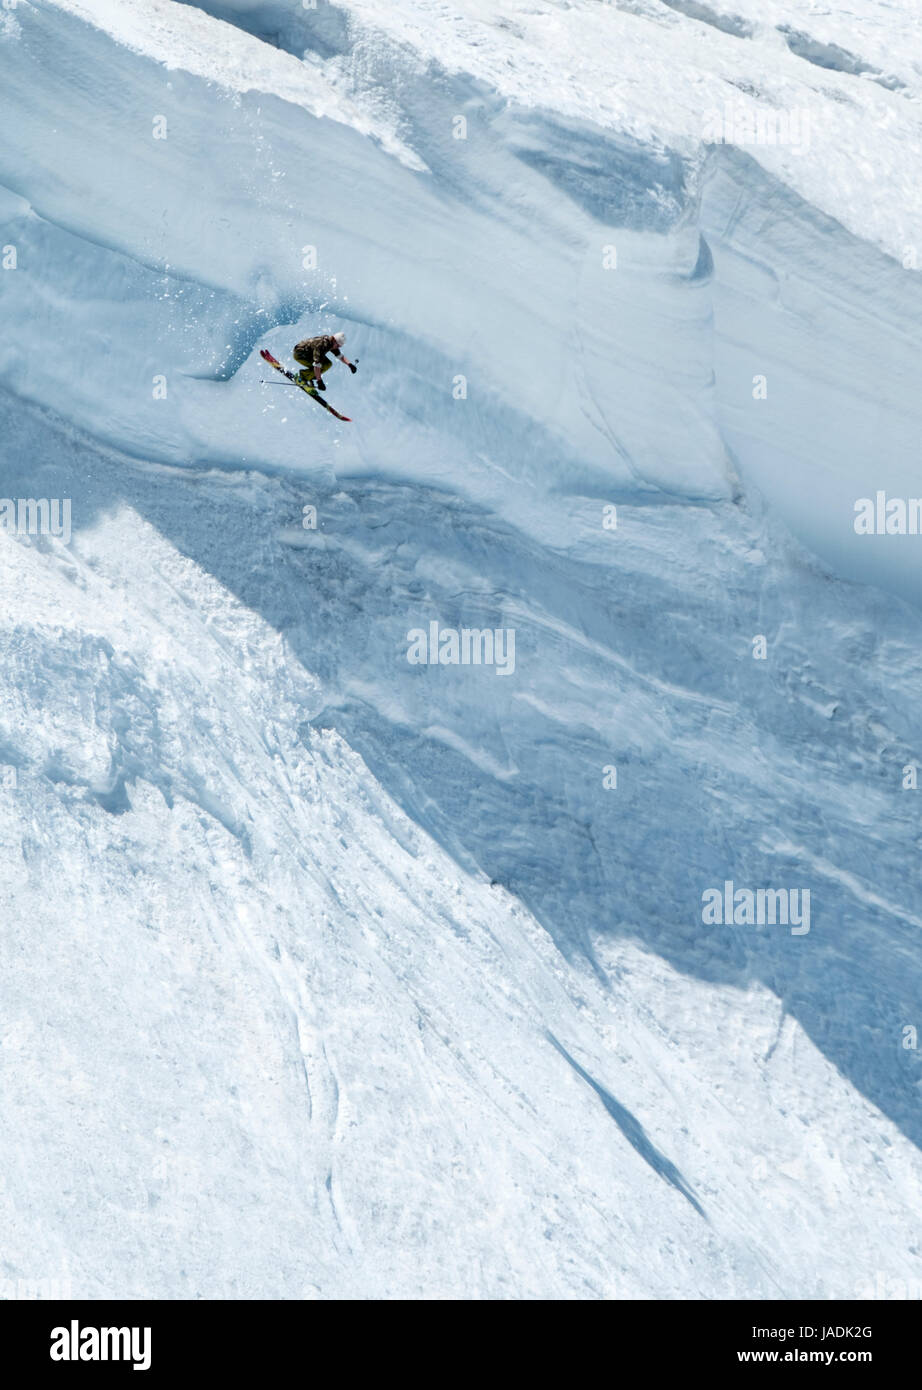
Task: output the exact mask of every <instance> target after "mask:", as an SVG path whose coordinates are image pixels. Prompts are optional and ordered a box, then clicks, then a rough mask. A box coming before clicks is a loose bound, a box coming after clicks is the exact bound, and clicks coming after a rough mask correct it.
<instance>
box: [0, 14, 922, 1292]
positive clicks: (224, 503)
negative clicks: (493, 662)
mask: <svg viewBox="0 0 922 1390" xmlns="http://www.w3.org/2000/svg"><path fill="white" fill-rule="evenodd" d="M206 8H207V9H210V10H213V11H214V13H213V14H208V13H206V12H205V8H203V7H192V6H188V5H179V4H172V3H168V2H167V0H145V3H143V4H142V3H140V0H119V3H115V2H114V0H111V2H110V0H105V2H104V0H94V3H93V4H92V5H88V4H84V3H83V0H58V2H57V3H46V4H41V5H33V4H29V3H25V2H24V0H23V3H20V4H19V5H18V6H17V7H16V9H15V11H10V12H5V14H4V29H3V34H2V38H0V63H2V66H3V77H4V81H3V83H2V87H0V110H2V115H3V117H4V119H5V122H6V123H7V125H8V126H9V125H10V124H12V123H15V124H16V127H17V130H18V131H19V132H20V138H19V139H18V140H17V142H16V146H15V148H14V147H12V146H8V145H4V147H3V149H2V150H0V185H2V191H0V207H2V210H3V215H4V237H3V240H4V242H6V243H7V244H9V245H12V246H14V247H15V248H16V253H17V256H16V260H17V265H16V269H15V270H14V271H11V272H8V273H0V294H2V297H3V305H4V309H5V311H6V315H7V321H8V322H9V323H11V324H13V325H15V332H14V333H13V334H10V335H9V336H8V338H7V341H6V343H5V345H4V346H3V348H2V349H0V389H2V398H0V400H2V410H3V417H4V439H5V449H4V461H3V465H2V469H3V477H2V487H0V492H2V494H3V495H4V496H8V497H11V498H18V497H27V496H35V495H37V494H39V493H41V495H43V496H47V497H59V498H60V497H69V498H72V500H73V512H74V537H73V540H72V541H71V543H70V544H69V545H65V544H63V543H61V542H60V541H58V540H54V539H51V538H47V537H32V538H30V537H11V536H7V535H3V534H0V563H2V565H3V568H4V583H3V587H2V594H3V602H4V611H3V623H2V628H0V641H2V643H3V660H2V662H0V670H2V672H3V676H2V679H0V763H2V764H3V765H4V766H5V767H7V768H11V769H15V786H11V785H6V786H4V788H3V790H2V791H0V827H2V829H0V833H2V837H3V844H4V848H5V850H6V853H5V854H4V856H3V860H2V862H3V866H4V867H3V871H2V880H0V881H2V884H3V887H2V892H3V899H4V904H5V907H6V911H5V913H4V921H5V923H6V924H7V939H6V943H5V947H4V951H3V953H2V969H3V971H4V998H5V999H6V1000H7V1001H9V1007H8V1009H7V1010H6V1014H5V1020H4V1032H3V1034H2V1036H0V1066H2V1067H3V1072H4V1092H5V1094H6V1095H7V1097H8V1100H7V1104H8V1105H9V1106H10V1109H11V1112H12V1114H14V1115H15V1123H10V1124H7V1125H6V1126H5V1127H4V1131H3V1134H4V1137H3V1139H2V1140H0V1144H2V1146H3V1149H4V1154H3V1159H2V1161H0V1172H2V1173H3V1175H4V1184H3V1186H2V1188H0V1193H2V1200H3V1203H4V1223H5V1226H6V1228H7V1230H8V1232H9V1233H10V1234H9V1239H8V1241H7V1242H6V1245H5V1249H4V1254H3V1259H4V1262H5V1264H4V1275H5V1277H9V1278H13V1279H16V1278H32V1279H35V1278H41V1277H46V1278H47V1277H55V1276H57V1275H58V1274H59V1273H61V1272H65V1273H66V1275H67V1277H69V1278H70V1279H71V1281H72V1283H73V1286H74V1291H75V1293H79V1294H80V1295H83V1296H87V1297H94V1296H96V1297H98V1296H103V1295H112V1294H127V1295H129V1296H142V1295H145V1294H148V1295H153V1296H156V1297H177V1296H178V1297H189V1296H204V1297H222V1296H231V1297H289V1298H290V1297H321V1298H327V1297H337V1296H340V1297H341V1296H348V1297H401V1296H403V1297H419V1296H437V1297H445V1296H460V1297H615V1296H620V1297H625V1296H627V1297H637V1296H659V1297H696V1296H699V1297H720V1296H729V1297H753V1298H757V1297H764V1296H782V1297H784V1296H791V1297H794V1296H804V1295H806V1296H809V1295H816V1296H821V1297H839V1296H846V1297H851V1296H856V1295H858V1296H861V1295H863V1294H864V1293H865V1292H866V1291H867V1290H869V1289H871V1288H873V1289H875V1290H877V1291H879V1290H880V1289H881V1288H882V1287H883V1288H886V1289H890V1290H891V1291H893V1290H899V1289H902V1290H906V1289H912V1288H915V1289H918V1288H919V1287H922V1283H920V1280H922V1257H920V1255H919V1253H918V1251H917V1248H916V1242H915V1239H914V1235H913V1221H912V1214H913V1213H914V1211H915V1210H917V1208H918V1200H919V1180H920V1175H922V1164H920V1159H919V1153H918V1147H917V1146H918V1144H919V1142H920V1139H922V1126H920V1123H919V1110H918V1090H919V1081H920V1073H919V1065H918V1053H917V1052H916V1051H914V1050H913V1049H911V1048H906V1047H905V1046H904V1045H903V1042H904V1036H905V1034H904V1030H905V1029H906V1028H907V1027H910V1026H913V1025H916V1026H917V1025H918V999H919V997H920V990H919V985H920V963H919V952H918V947H917V940H918V932H919V930H920V927H922V914H920V910H919V906H918V892H917V886H918V873H917V870H916V868H915V860H916V857H917V849H918V831H917V814H916V810H915V801H914V796H915V793H913V792H912V791H904V790H903V788H902V780H903V769H904V767H905V766H906V765H907V764H909V763H912V762H913V761H914V760H915V759H916V758H917V757H918V744H919V734H918V717H917V713H916V711H917V709H918V707H919V697H920V685H922V669H920V660H919V655H918V652H919V615H918V612H917V610H916V608H915V607H914V606H911V605H910V604H907V603H906V602H905V601H904V600H905V599H907V598H908V599H910V600H911V601H915V600H916V599H917V595H918V573H919V569H918V565H919V562H918V559H917V558H916V556H915V553H914V544H918V543H919V538H918V537H908V536H907V537H893V536H881V537H857V536H856V535H855V533H854V531H853V529H852V503H853V501H854V499H855V498H856V497H858V496H863V495H873V492H874V490H875V489H876V488H886V489H887V491H888V492H890V493H896V494H897V495H903V496H908V495H910V494H911V493H912V491H913V489H914V487H915V484H914V481H913V478H914V472H915V468H914V465H915V451H916V449H917V441H918V437H919V426H920V423H922V421H920V410H922V408H920V406H919V403H918V393H917V390H916V387H915V382H914V380H913V376H912V362H913V360H914V353H915V351H916V349H917V347H918V341H919V328H918V323H919V314H918V308H919V295H920V290H919V281H918V278H917V276H916V274H915V272H914V271H913V270H912V269H911V268H909V267H905V266H904V263H903V262H904V260H905V259H907V258H905V257H903V256H902V253H901V248H902V247H904V246H905V245H908V244H911V239H912V237H913V236H915V235H917V233H916V231H915V228H916V227H917V226H918V211H919V209H918V197H919V196H920V195H919V193H918V189H919V183H918V178H917V174H918V159H917V157H916V156H917V153H918V142H917V137H918V88H919V81H920V78H919V73H918V71H917V70H916V68H915V66H914V64H913V62H912V60H911V58H910V57H909V56H908V54H909V52H910V50H909V48H908V45H906V44H901V43H900V42H899V39H900V37H901V35H903V34H904V33H906V32H908V26H909V25H910V22H911V16H910V11H909V9H908V8H907V9H906V10H903V9H901V8H900V9H897V8H890V7H881V6H877V5H871V4H867V5H864V6H862V8H861V13H860V15H858V16H853V17H851V18H848V17H845V18H843V19H842V21H841V24H840V25H839V26H838V27H836V26H835V25H833V24H832V21H831V20H829V18H828V17H826V18H823V17H821V16H817V17H816V23H815V25H814V24H813V23H812V18H811V30H810V34H809V35H808V36H805V35H804V33H803V32H802V29H803V20H802V19H801V20H797V14H796V10H795V7H790V6H785V5H782V4H778V5H775V6H773V7H771V8H770V9H769V7H766V6H759V7H755V6H752V7H751V13H750V11H749V10H747V9H746V7H745V6H744V5H742V4H740V5H739V6H738V7H737V8H736V9H735V10H734V11H733V12H732V13H731V12H730V11H729V10H727V11H720V10H718V9H715V8H711V7H705V6H703V5H697V4H696V5H692V4H691V3H690V2H689V3H688V4H684V5H683V6H682V8H681V9H679V7H678V3H676V5H675V6H665V5H660V4H657V3H655V2H654V0H650V3H649V4H647V3H643V2H642V0H641V3H636V4H633V5H631V6H627V5H625V6H623V7H618V6H601V5H591V4H589V3H581V4H574V5H562V4H561V5H557V4H550V3H535V4H529V5H527V6H526V5H524V4H521V3H517V2H516V3H511V2H508V3H504V4H501V5H491V6H485V5H481V4H479V3H474V0H464V3H459V4H457V5H455V6H453V7H451V9H450V10H449V8H448V7H445V6H443V5H440V4H435V3H431V2H430V0H400V3H397V4H394V5H391V6H388V7H379V6H371V5H367V4H365V3H364V0H359V2H353V3H350V4H348V5H337V6H332V5H326V4H323V3H321V4H320V5H319V6H318V8H317V10H316V11H310V10H307V9H304V10H302V12H301V13H293V12H292V10H291V7H281V6H279V5H278V4H276V3H274V0H272V2H271V3H270V2H269V0H267V2H266V3H263V4H260V5H255V4H248V3H239V4H238V3H234V4H232V3H230V0H214V3H212V4H210V5H209V6H208V7H206ZM705 10H706V11H707V13H706V16H705V17H704V18H702V17H701V15H700V14H699V13H698V12H699V11H702V12H703V11H705ZM796 20H797V24H798V25H799V26H800V27H797V25H795V21H796ZM226 21H232V22H226ZM778 26H782V27H781V28H779V27H778ZM785 26H786V28H785ZM904 26H905V27H904ZM738 30H739V31H740V32H737V31H738ZM808 39H809V42H808V41H807V40H808ZM843 53H844V54H846V55H848V54H850V55H852V57H853V58H855V60H856V61H853V62H849V61H847V60H846V58H843V57H842V56H841V55H842V54H843ZM894 54H896V55H898V56H896V57H894V56H893V55H894ZM804 55H807V56H804ZM859 57H860V60H861V64H863V67H862V66H861V64H859V65H858V66H857V67H856V63H857V59H858V58H859ZM830 64H838V67H835V66H829V65H830ZM102 73H104V74H105V81H100V80H99V78H100V74H102ZM561 74H567V75H569V76H568V77H567V78H566V79H564V78H562V77H561ZM731 92H733V93H736V94H737V96H735V97H734V98H733V99H734V100H738V99H739V94H743V96H744V97H745V100H746V101H747V102H750V103H753V104H754V106H755V107H760V108H761V107H764V108H765V109H769V108H772V109H775V110H777V109H782V110H790V109H794V108H795V107H796V108H799V107H800V106H803V107H804V108H805V109H809V110H810V112H811V117H812V119H811V122H810V132H811V139H810V145H809V148H800V149H795V148H793V147H791V146H785V145H781V146H779V145H777V144H776V145H772V146H768V145H752V144H747V143H746V142H745V141H743V142H742V145H740V146H735V145H733V143H732V142H731V143H729V144H722V143H719V144H716V145H715V144H714V143H713V141H710V142H709V141H707V140H706V139H704V137H703V133H702V124H703V122H702V113H703V112H707V111H710V110H712V109H718V110H719V109H720V108H721V107H722V105H723V102H724V101H725V100H727V99H729V97H728V94H729V93H731ZM38 93H40V94H41V100H40V101H39V100H38V99H37V94H38ZM667 94H668V96H669V100H668V101H667V100H666V97H667ZM23 112H26V113H27V119H25V120H23V119H22V113H23ZM458 116H464V117H465V119H466V121H467V127H466V138H465V139H457V138H455V132H456V131H457V130H458V126H457V124H456V118H457V117H458ZM157 131H159V132H160V136H165V138H160V137H159V136H156V132H157ZM869 171H870V172H869ZM311 249H312V250H313V252H314V253H315V256H316V266H314V265H313V257H312V256H311V255H310V254H308V252H309V251H310V250H311ZM611 249H614V250H615V252H616V260H617V267H616V268H615V269H608V268H606V264H607V262H608V261H610V259H611V257H610V255H609V252H610V250H611ZM305 258H306V260H307V264H305ZM908 259H910V260H911V258H908ZM334 323H336V324H337V325H340V324H345V326H346V327H347V329H348V330H349V335H350V345H351V346H352V348H353V352H354V354H355V355H357V356H358V357H359V358H360V359H362V361H361V367H360V372H359V375H358V376H357V377H355V378H352V377H350V376H349V375H348V374H347V373H344V372H337V373H336V374H335V375H334V376H333V377H332V378H331V380H330V396H331V399H332V400H333V402H334V404H337V405H339V406H341V407H343V408H345V409H346V410H347V412H348V413H349V414H351V415H353V416H354V417H355V424H354V425H352V426H340V425H338V424H337V423H336V422H335V421H332V420H328V419H327V418H325V417H323V416H321V414H320V412H319V411H316V410H315V408H314V407H313V406H312V405H311V404H310V402H308V401H306V400H304V399H303V398H301V397H300V396H299V397H297V398H295V399H292V396H291V395H290V394H289V390H288V388H285V387H282V386H280V385H277V384H275V383H273V384H272V385H267V386H262V385H261V384H260V377H261V376H263V375H264V369H263V368H262V364H261V363H259V359H258V357H257V356H256V355H255V349H256V347H257V346H263V345H265V346H269V347H270V348H271V349H272V350H273V351H275V352H276V353H277V355H279V356H280V357H282V358H285V357H287V355H288V351H289V349H290V344H291V343H292V342H293V341H294V340H295V338H296V337H298V336H301V335H302V333H304V332H307V331H313V330H314V329H315V327H316V326H318V325H331V326H332V325H333V324H334ZM570 325H577V326H578V331H577V333H576V336H575V338H570V337H567V338H566V340H563V339H562V338H561V335H562V334H563V333H564V331H565V330H568V328H569V326H570ZM50 365H51V367H52V370H51V371H49V366H50ZM549 373H550V374H551V375H549ZM758 375H764V376H765V377H766V379H767V384H768V385H767V391H768V393H767V397H766V398H765V399H764V400H763V399H757V398H756V397H755V396H754V395H753V379H754V377H756V376H758ZM459 378H463V379H464V382H465V383H466V390H459V387H458V381H459ZM164 388H165V389H164ZM292 394H293V393H292ZM916 490H918V489H916ZM308 504H310V505H313V506H315V507H316V508H317V511H318V523H319V524H318V529H317V530H311V529H305V528H304V526H303V525H302V511H303V508H304V506H305V505H308ZM611 504H616V505H617V513H618V526H617V529H616V530H608V529H605V527H604V526H603V508H604V507H605V506H607V505H611ZM791 533H793V535H792V534H791ZM805 547H806V548H805ZM910 552H913V553H910ZM816 557H819V558H816ZM869 584H873V585H878V586H881V587H880V588H878V589H875V588H873V587H868V585H869ZM432 621H437V622H440V623H441V624H442V625H443V626H447V627H458V628H460V627H466V626H473V627H478V628H480V627H486V626H489V627H505V628H514V630H515V633H516V665H515V670H514V672H513V673H512V674H510V675H509V676H508V677H505V678H504V677H498V676H497V674H496V672H495V670H492V669H490V668H483V667H481V668H473V667H470V668H465V667H452V666H435V667H418V666H413V665H410V664H409V663H408V661H407V659H406V651H407V633H408V631H409V630H410V629H411V628H415V627H422V628H427V626H428V624H429V623H430V622H432ZM758 634H764V635H765V636H766V638H767V649H768V659H767V660H766V661H764V662H763V661H754V660H753V659H752V639H753V638H754V637H755V636H756V635H758ZM608 767H616V768H617V773H618V785H617V789H615V790H607V789H606V788H605V785H604V777H605V774H604V769H606V768H608ZM7 781H9V778H7ZM726 879H733V880H734V881H735V882H736V883H737V884H740V885H748V886H751V887H753V888H756V887H768V886H777V887H781V886H784V887H794V888H797V889H804V888H806V889H809V890H810V891H811V894H812V903H813V911H812V920H811V926H810V931H809V932H808V933H806V934H804V935H801V936H796V935H792V934H791V933H790V931H788V930H786V929H784V928H782V927H778V926H765V927H761V928H759V927H745V926H736V927H715V926H709V925H706V924H704V923H703V922H702V920H701V894H702V892H703V890H704V889H706V888H708V887H711V886H713V885H717V886H722V884H723V883H724V881H725V880H726Z"/></svg>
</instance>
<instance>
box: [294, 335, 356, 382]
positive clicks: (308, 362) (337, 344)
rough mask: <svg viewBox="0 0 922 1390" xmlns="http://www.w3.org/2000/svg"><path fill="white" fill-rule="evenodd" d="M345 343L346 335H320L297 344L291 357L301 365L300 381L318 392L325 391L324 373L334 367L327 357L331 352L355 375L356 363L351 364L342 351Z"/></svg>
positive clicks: (304, 339) (303, 339)
mask: <svg viewBox="0 0 922 1390" xmlns="http://www.w3.org/2000/svg"><path fill="white" fill-rule="evenodd" d="M345 341H346V335H345V333H318V335H317V337H316V338H302V339H301V341H300V343H295V345H294V347H293V348H292V351H291V355H292V357H293V358H294V359H295V361H296V362H300V363H301V371H300V372H298V380H299V381H301V382H303V383H304V384H305V385H307V384H308V383H310V385H311V386H313V387H314V388H315V389H316V390H317V391H325V390H326V389H327V388H326V386H325V384H324V380H323V373H324V372H326V371H329V369H330V367H332V365H333V363H332V362H331V361H330V359H329V357H328V356H327V354H328V353H330V352H332V354H333V356H334V357H338V358H339V360H340V362H342V363H344V365H345V366H347V367H348V368H349V370H350V372H352V373H353V374H355V371H356V366H355V363H354V362H350V361H349V359H348V357H346V355H345V353H344V352H343V351H342V345H343V343H344V342H345Z"/></svg>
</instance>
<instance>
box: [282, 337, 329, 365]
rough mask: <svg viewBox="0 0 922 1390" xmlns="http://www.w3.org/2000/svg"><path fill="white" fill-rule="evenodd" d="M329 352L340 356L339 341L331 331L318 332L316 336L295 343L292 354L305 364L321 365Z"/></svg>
mask: <svg viewBox="0 0 922 1390" xmlns="http://www.w3.org/2000/svg"><path fill="white" fill-rule="evenodd" d="M328 352H332V354H333V356H334V357H338V356H339V343H337V341H336V339H335V338H334V337H333V335H332V334H331V333H318V335H317V337H316V338H302V339H301V341H300V343H295V345H294V348H293V349H292V353H291V355H292V357H293V358H294V359H295V361H296V362H303V363H304V365H305V366H313V365H318V366H319V365H320V364H321V363H322V362H323V360H324V358H325V357H326V355H327V353H328Z"/></svg>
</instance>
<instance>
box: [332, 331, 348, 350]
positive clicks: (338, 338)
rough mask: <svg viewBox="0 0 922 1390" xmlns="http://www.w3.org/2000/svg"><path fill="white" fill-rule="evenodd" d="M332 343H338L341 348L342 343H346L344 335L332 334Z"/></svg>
mask: <svg viewBox="0 0 922 1390" xmlns="http://www.w3.org/2000/svg"><path fill="white" fill-rule="evenodd" d="M333 341H334V343H339V346H340V347H342V345H343V343H344V342H345V341H346V335H345V333H334V334H333Z"/></svg>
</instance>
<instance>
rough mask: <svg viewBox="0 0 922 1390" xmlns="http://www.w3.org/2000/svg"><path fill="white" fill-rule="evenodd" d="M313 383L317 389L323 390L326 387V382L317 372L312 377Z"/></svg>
mask: <svg viewBox="0 0 922 1390" xmlns="http://www.w3.org/2000/svg"><path fill="white" fill-rule="evenodd" d="M314 385H315V386H316V388H317V390H318V391H325V390H326V389H327V384H326V382H325V381H324V379H323V377H322V376H321V375H320V373H319V372H318V373H317V375H316V376H315V377H314Z"/></svg>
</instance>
